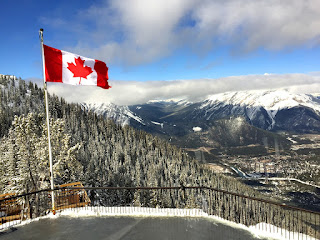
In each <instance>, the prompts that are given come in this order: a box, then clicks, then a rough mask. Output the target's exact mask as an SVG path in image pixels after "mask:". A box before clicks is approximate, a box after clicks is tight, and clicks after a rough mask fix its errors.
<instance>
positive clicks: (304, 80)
mask: <svg viewBox="0 0 320 240" xmlns="http://www.w3.org/2000/svg"><path fill="white" fill-rule="evenodd" d="M110 85H111V86H112V88H111V89H109V90H104V89H100V88H97V87H91V86H70V85H66V84H60V83H56V84H55V83H48V86H49V87H48V89H49V92H50V93H55V94H57V95H58V96H62V97H64V98H65V99H66V100H67V101H70V102H95V103H105V102H112V103H115V104H117V105H133V104H140V103H145V102H147V101H149V100H154V99H157V100H161V99H162V100H165V99H172V98H179V99H187V100H190V101H198V100H201V99H204V98H205V97H206V96H207V95H211V94H215V93H222V92H227V91H242V90H254V89H276V88H286V89H288V90H289V91H292V92H296V93H316V92H318V93H320V76H319V75H318V76H314V75H307V74H281V75H280V74H271V75H248V76H233V77H226V78H219V79H194V80H173V81H148V82H132V81H130V82H129V81H110Z"/></svg>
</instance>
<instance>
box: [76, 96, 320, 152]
mask: <svg viewBox="0 0 320 240" xmlns="http://www.w3.org/2000/svg"><path fill="white" fill-rule="evenodd" d="M82 106H83V108H84V109H86V110H88V111H94V112H96V113H97V114H100V115H103V116H105V117H106V118H112V119H113V120H115V121H116V122H117V123H119V124H122V125H131V126H133V127H135V128H137V129H141V130H144V131H147V132H150V133H153V134H158V135H161V136H163V137H165V138H167V139H168V140H169V141H175V142H177V143H179V144H178V145H180V146H181V147H199V146H210V147H219V146H242V145H248V144H257V143H258V144H261V145H265V146H269V147H270V146H271V147H272V146H273V145H274V144H275V142H279V141H280V143H281V144H282V145H283V147H286V146H288V145H289V144H290V141H289V140H287V138H285V137H283V136H282V135H279V134H278V133H284V132H285V133H292V134H293V133H295V134H300V133H319V132H320V100H319V98H318V97H317V96H316V95H310V94H295V93H291V92H289V91H286V90H254V91H239V92H226V93H221V94H215V95H210V96H207V97H205V98H204V99H203V100H202V101H198V102H190V101H188V100H181V99H179V100H175V99H169V100H153V101H149V102H146V103H143V104H139V105H131V106H117V105H114V104H112V103H107V104H85V103H83V104H82ZM278 140H279V141H278Z"/></svg>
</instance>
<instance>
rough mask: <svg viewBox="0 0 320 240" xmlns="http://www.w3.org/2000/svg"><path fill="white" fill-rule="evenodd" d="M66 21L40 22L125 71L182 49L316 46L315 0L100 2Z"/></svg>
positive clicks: (319, 17) (318, 17) (319, 26)
mask: <svg viewBox="0 0 320 240" xmlns="http://www.w3.org/2000/svg"><path fill="white" fill-rule="evenodd" d="M68 19H69V20H68V24H66V23H67V22H66V20H65V19H63V18H61V17H60V18H59V17H56V18H54V19H52V18H50V19H49V18H45V17H43V18H42V21H43V22H44V23H47V24H51V26H52V27H55V28H59V29H62V28H66V29H65V30H66V31H74V33H75V34H77V36H78V38H77V39H80V40H79V41H78V43H77V46H76V47H71V48H69V49H66V50H72V51H74V52H78V53H79V54H81V55H85V56H91V57H94V58H97V59H101V60H104V61H108V62H109V63H112V64H118V63H120V64H126V65H130V66H132V65H138V64H143V63H149V62H152V61H154V60H156V59H160V58H163V57H167V56H170V55H171V54H173V53H174V52H175V51H179V50H181V49H184V50H185V49H187V50H188V51H192V52H194V53H196V54H199V55H203V54H208V53H209V52H210V51H212V50H214V49H217V48H220V47H224V46H226V47H228V48H229V51H230V53H231V54H245V53H248V52H252V51H255V50H257V49H267V50H271V51H277V50H283V49H290V48H294V47H297V46H307V47H314V46H319V44H320V40H319V39H320V1H319V0H281V1H279V0H259V1H252V0H121V1H119V0H105V1H101V2H99V3H95V4H94V5H92V6H91V7H90V8H88V9H86V10H81V11H78V12H77V13H76V14H74V15H70V16H68ZM88 26H90V28H89V27H88ZM84 36H86V37H84ZM88 36H90V37H88Z"/></svg>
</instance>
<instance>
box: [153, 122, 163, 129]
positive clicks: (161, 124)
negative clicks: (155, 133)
mask: <svg viewBox="0 0 320 240" xmlns="http://www.w3.org/2000/svg"><path fill="white" fill-rule="evenodd" d="M151 123H153V124H155V125H159V126H161V128H163V123H159V122H154V121H151Z"/></svg>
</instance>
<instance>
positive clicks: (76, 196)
mask: <svg viewBox="0 0 320 240" xmlns="http://www.w3.org/2000/svg"><path fill="white" fill-rule="evenodd" d="M59 187H60V188H62V189H61V190H59V191H58V192H56V194H57V195H56V210H61V209H66V208H75V207H84V206H88V205H89V204H90V203H91V201H90V198H89V197H88V194H87V192H86V190H84V189H81V187H83V185H82V183H81V182H74V183H67V184H62V185H60V186H59Z"/></svg>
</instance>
